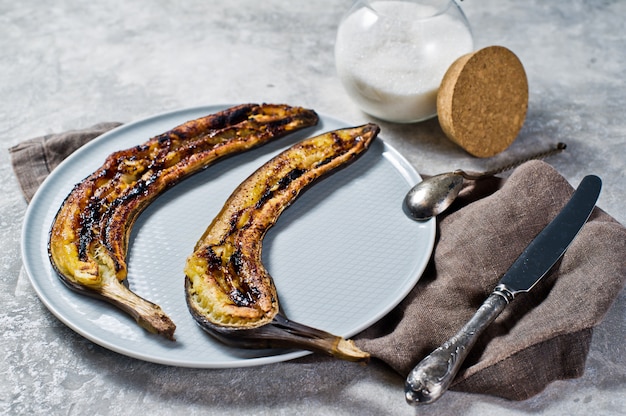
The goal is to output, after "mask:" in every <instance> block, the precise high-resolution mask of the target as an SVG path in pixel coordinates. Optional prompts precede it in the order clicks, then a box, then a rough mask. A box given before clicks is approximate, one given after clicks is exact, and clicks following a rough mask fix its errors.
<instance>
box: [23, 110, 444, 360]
mask: <svg viewBox="0 0 626 416" xmlns="http://www.w3.org/2000/svg"><path fill="white" fill-rule="evenodd" d="M223 108H224V106H207V107H200V108H191V109H185V110H181V111H176V112H171V113H166V114H160V115H157V116H154V117H151V118H148V119H145V120H142V121H138V122H134V123H129V124H127V125H124V126H121V127H119V128H117V129H115V130H113V131H111V132H109V133H107V134H105V135H103V136H101V137H99V138H97V139H96V140H94V141H93V142H91V143H89V144H87V145H85V146H83V147H82V148H81V149H79V150H78V151H76V152H75V153H74V154H72V155H71V156H70V157H69V158H68V159H67V160H65V161H64V162H63V163H62V164H61V165H60V166H59V167H58V168H57V169H55V170H54V172H53V173H52V174H51V175H50V176H49V177H48V178H47V179H46V181H45V182H44V184H43V185H42V186H41V188H40V189H39V191H38V192H37V194H36V196H35V198H34V199H33V200H32V202H31V204H30V206H29V208H28V210H27V212H26V217H25V221H24V228H23V236H22V253H23V259H24V265H25V268H26V271H27V272H28V275H29V277H30V279H31V282H32V284H33V286H34V288H35V290H36V292H37V294H38V296H39V297H40V299H41V300H42V302H43V303H44V304H45V305H46V307H47V308H48V309H49V310H50V311H51V312H52V313H53V314H54V315H55V316H56V317H57V318H58V319H60V320H61V321H62V322H64V323H65V324H66V325H68V326H69V327H70V328H72V329H73V330H74V331H76V332H77V333H79V334H81V335H82V336H84V337H86V338H87V339H89V340H91V341H93V342H95V343H97V344H99V345H101V346H103V347H105V348H108V349H110V350H113V351H116V352H118V353H121V354H124V355H127V356H130V357H135V358H138V359H142V360H146V361H150V362H155V363H161V364H167V365H176V366H184V367H196V368H228V367H242V366H252V365H261V364H267V363H272V362H279V361H284V360H287V359H293V358H296V357H300V356H303V355H305V354H307V352H303V351H277V350H271V351H270V350H240V349H235V348H229V347H226V346H223V345H221V344H219V343H218V342H217V341H215V340H213V339H212V338H211V337H210V336H209V335H208V334H207V333H205V332H204V331H202V330H201V329H200V328H199V327H198V326H197V325H196V324H195V321H194V320H193V318H192V317H191V315H190V314H189V313H188V311H187V306H186V303H185V299H184V289H183V278H184V275H183V266H184V262H185V259H186V257H187V256H188V255H189V254H190V253H191V252H192V249H193V246H194V244H195V243H196V241H197V240H198V238H199V237H200V235H201V234H202V232H203V231H204V229H205V227H206V226H208V224H209V223H210V222H211V220H212V218H213V217H214V216H215V215H216V214H217V213H218V211H219V210H220V208H221V207H222V205H223V204H224V202H225V201H226V199H227V198H228V196H229V195H230V193H231V192H232V191H233V190H234V189H235V188H236V187H237V185H239V183H241V182H242V181H243V180H244V179H245V178H246V177H248V176H249V175H250V174H251V173H252V172H253V171H254V170H256V169H257V168H258V167H260V166H261V165H262V164H263V163H264V162H266V161H267V160H268V159H269V158H270V157H272V156H273V155H275V154H276V153H278V152H279V151H280V150H282V149H284V148H286V147H287V146H289V145H291V144H293V143H295V142H297V141H299V140H301V139H303V138H304V137H309V136H312V135H316V134H320V133H322V132H325V131H329V130H333V129H337V128H342V127H347V126H349V125H348V124H346V123H345V122H342V121H339V120H336V119H333V118H330V117H326V116H321V117H320V118H321V120H320V123H319V124H318V126H316V127H313V128H310V129H307V130H306V131H304V132H300V133H296V134H295V135H291V136H288V137H286V138H283V139H280V140H278V141H277V142H275V143H271V144H269V145H266V146H264V147H262V148H259V149H256V150H253V151H250V152H248V153H245V154H242V155H237V156H235V157H232V158H230V159H226V160H223V161H221V162H218V163H217V164H215V165H213V166H211V167H209V168H208V169H206V170H205V171H203V172H201V173H199V174H197V175H195V176H193V177H191V178H188V179H187V180H185V181H183V182H182V183H180V184H178V185H177V186H175V187H174V188H172V189H170V190H168V191H167V192H165V193H164V194H163V195H161V196H160V197H159V198H158V199H157V200H156V201H154V202H153V203H152V205H150V206H149V207H148V208H147V209H146V210H145V211H144V212H143V213H142V214H141V216H140V217H139V219H138V220H137V222H136V223H135V226H134V229H133V232H132V234H131V240H130V251H129V255H128V280H129V284H130V287H131V288H132V290H133V291H135V292H136V293H137V294H139V295H140V296H142V297H144V298H146V299H148V300H150V301H152V302H155V303H157V304H159V305H161V307H162V308H163V310H164V311H165V312H166V313H167V314H168V315H169V316H170V317H171V318H172V319H173V320H174V322H175V323H176V325H177V329H176V333H175V336H176V342H171V341H167V340H163V339H161V338H160V337H158V336H155V335H152V334H149V333H147V332H146V331H145V330H143V329H141V328H140V327H139V326H138V325H136V324H135V322H134V321H133V320H132V319H131V318H129V317H128V316H127V315H125V314H124V313H122V312H120V311H118V310H117V309H115V308H114V307H112V306H110V305H109V304H107V303H105V302H102V301H99V300H95V299H92V298H89V297H86V296H83V295H80V294H77V293H74V292H72V291H70V290H69V289H67V288H66V287H65V286H64V285H63V284H62V283H61V281H60V279H59V278H58V277H57V276H56V274H55V273H54V271H53V269H52V267H51V266H50V263H49V260H48V256H47V248H46V247H47V242H48V231H49V229H50V226H51V224H52V220H53V218H54V215H55V214H56V211H57V210H58V207H59V206H60V205H61V203H62V202H63V200H64V198H65V197H66V195H67V194H68V193H69V192H70V190H71V189H72V187H73V185H74V184H75V183H77V182H79V181H81V180H82V179H83V178H84V177H86V176H87V175H89V174H90V173H91V172H93V171H94V170H96V169H97V168H98V167H99V166H100V165H101V164H102V163H103V161H104V159H105V157H106V156H107V155H108V154H110V153H111V152H113V151H115V150H119V149H125V148H128V147H131V146H134V145H136V144H140V143H143V142H145V141H146V140H147V139H149V138H150V137H152V136H155V135H157V134H159V133H162V132H165V131H167V130H169V129H171V128H172V127H174V126H176V125H178V124H181V123H183V122H185V121H187V120H190V119H194V118H198V117H201V116H204V115H206V114H210V113H213V112H215V111H218V110H221V109H223ZM381 135H382V136H384V132H382V133H381ZM417 181H419V175H418V174H417V172H416V171H415V170H414V169H413V168H412V167H411V166H410V164H409V163H408V162H407V161H406V160H405V159H404V158H403V157H402V156H401V155H400V154H398V153H397V152H396V151H395V150H394V149H393V148H391V147H390V146H389V145H388V144H386V143H385V142H384V141H383V140H382V139H381V138H380V137H378V138H377V139H376V140H375V141H374V143H373V144H372V146H371V148H370V149H369V150H368V151H367V152H366V153H365V155H363V156H362V157H361V158H360V159H358V160H357V161H356V162H354V163H353V164H351V165H350V166H348V167H347V168H345V169H343V170H341V171H338V172H336V173H335V174H334V175H331V176H330V177H327V178H326V179H324V180H322V181H321V182H318V183H316V184H315V185H313V187H311V188H310V189H309V190H307V191H306V192H304V193H303V194H301V196H300V198H299V199H298V200H297V201H296V202H295V203H294V204H293V205H292V206H291V207H289V208H288V209H287V210H285V212H284V213H283V215H282V216H281V217H280V219H279V220H278V222H277V224H276V225H275V226H274V227H273V228H272V229H270V230H269V232H268V233H267V236H266V237H265V241H264V245H263V261H264V264H265V265H266V267H267V269H268V271H269V272H270V274H271V275H272V276H273V278H274V281H275V283H276V287H277V289H278V294H279V297H280V302H281V305H282V307H283V309H284V311H285V313H286V314H287V316H289V317H290V318H291V319H292V320H295V321H299V322H301V323H304V324H307V325H310V326H313V327H317V328H320V329H324V330H326V331H329V332H332V333H335V334H338V335H342V336H344V337H351V336H353V335H354V334H356V333H358V332H359V331H361V330H363V329H365V328H366V327H368V326H369V325H371V324H373V323H374V322H376V321H377V320H378V319H380V318H381V317H382V316H384V315H385V314H386V313H387V312H389V310H391V309H392V308H393V307H394V306H396V305H397V304H398V303H399V302H400V301H401V300H402V299H403V298H404V297H405V296H406V294H407V293H408V292H409V291H410V290H411V288H412V287H413V285H414V284H415V283H416V282H417V280H418V279H419V277H420V276H421V274H422V272H423V270H424V268H425V267H426V264H427V262H428V259H429V257H430V254H431V251H432V248H433V244H434V237H435V223H434V221H433V220H431V221H428V222H425V223H417V222H414V221H411V220H409V219H408V218H407V217H406V216H405V215H404V214H403V212H402V208H401V204H402V200H403V198H404V195H405V194H406V192H407V191H408V190H409V189H410V187H411V186H412V185H413V184H415V183H416V182H417Z"/></svg>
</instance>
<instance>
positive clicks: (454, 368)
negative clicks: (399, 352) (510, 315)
mask: <svg viewBox="0 0 626 416" xmlns="http://www.w3.org/2000/svg"><path fill="white" fill-rule="evenodd" d="M601 188H602V181H601V180H600V178H599V177H597V176H594V175H589V176H586V177H584V178H583V180H582V181H581V183H580V185H579V186H578V189H577V190H576V192H574V195H572V198H571V199H570V200H569V201H568V203H567V204H566V205H565V207H564V208H563V210H561V212H560V213H559V214H558V215H557V216H556V217H555V218H554V219H553V220H552V221H551V222H550V223H549V224H548V225H547V226H546V228H544V229H543V230H542V231H541V232H540V233H539V234H538V235H537V237H535V239H534V240H533V241H532V242H531V243H530V244H529V245H528V247H526V249H524V251H523V252H522V254H521V255H520V256H519V258H518V259H517V260H516V261H515V263H513V265H512V266H511V268H510V269H509V270H508V271H507V272H506V273H505V274H504V275H503V276H502V278H501V279H500V282H498V284H497V286H496V287H495V289H494V290H493V292H492V293H491V294H490V295H489V297H487V299H486V300H485V302H484V303H483V304H482V305H481V306H480V308H479V309H478V310H477V311H476V313H475V314H474V316H472V318H471V319H470V320H469V321H468V322H467V323H466V324H465V326H463V328H461V329H460V330H459V332H457V333H456V334H455V335H454V336H453V337H452V338H450V339H449V340H448V341H446V342H445V343H444V344H442V345H441V346H440V347H439V348H437V349H436V350H434V351H433V352H432V353H431V354H430V355H428V356H427V357H426V358H424V359H423V360H422V361H421V362H420V363H419V364H417V366H416V367H415V368H414V369H413V370H411V372H410V373H409V375H408V377H407V379H406V384H405V397H406V400H407V402H408V403H409V404H410V405H418V404H429V403H433V402H434V401H436V400H437V399H438V398H439V397H441V395H443V393H445V391H446V390H447V389H448V387H449V386H450V384H451V383H452V380H453V379H454V377H455V376H456V374H457V373H458V371H459V369H460V367H461V364H462V363H463V360H465V358H466V357H467V355H468V353H469V351H470V349H471V348H472V346H473V345H474V344H475V343H476V340H477V339H478V337H479V336H480V335H481V334H482V333H483V331H484V330H485V329H486V328H487V326H489V324H491V322H493V321H494V320H495V319H496V318H497V317H498V315H500V313H501V312H502V311H503V310H504V308H505V307H506V306H507V305H508V304H509V303H510V302H511V301H512V300H513V299H514V298H515V296H516V295H518V294H520V293H524V292H528V291H529V290H531V289H532V288H533V287H534V286H535V285H536V284H537V282H538V281H539V280H541V278H542V277H543V276H545V275H546V274H547V273H548V272H549V271H550V269H552V267H553V266H554V264H555V263H556V262H557V261H558V260H559V259H560V258H561V257H562V256H563V254H564V253H565V250H567V247H568V246H569V245H570V243H571V242H572V241H573V240H574V238H575V237H576V235H577V234H578V232H579V231H580V229H581V228H582V227H583V225H584V224H585V223H586V222H587V219H588V218H589V216H590V215H591V212H592V211H593V208H594V206H595V204H596V201H597V200H598V196H599V195H600V189H601Z"/></svg>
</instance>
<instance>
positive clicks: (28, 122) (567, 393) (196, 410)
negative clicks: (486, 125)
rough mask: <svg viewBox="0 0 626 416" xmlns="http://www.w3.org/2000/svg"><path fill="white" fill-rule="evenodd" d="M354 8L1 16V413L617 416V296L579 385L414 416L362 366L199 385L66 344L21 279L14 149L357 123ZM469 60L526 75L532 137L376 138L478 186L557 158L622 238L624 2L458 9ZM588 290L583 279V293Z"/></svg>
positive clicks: (302, 366)
mask: <svg viewBox="0 0 626 416" xmlns="http://www.w3.org/2000/svg"><path fill="white" fill-rule="evenodd" d="M350 4H351V2H350V1H345V0H342V1H332V0H309V1H298V2H296V1H287V0H282V1H281V0H265V1H251V0H235V1H231V2H223V1H222V2H221V1H216V0H193V1H192V0H190V1H185V2H168V1H145V0H135V1H132V0H131V1H120V0H113V1H102V0H100V1H91V2H83V1H78V0H60V1H54V2H41V1H39V0H21V1H9V0H0V51H1V54H0V97H2V99H1V100H0V142H1V143H0V148H1V149H0V183H1V184H2V187H3V189H2V196H1V197H0V253H2V254H1V255H0V325H1V331H2V338H1V339H0V354H1V356H2V357H3V360H2V364H1V365H0V413H2V414H11V415H22V414H41V415H44V414H45V415H51V414H52V415H57V414H58V415H82V414H99V415H104V414H116V415H121V414H128V415H130V414H135V415H136V414H153V415H170V414H188V415H206V414H220V415H228V414H232V415H235V414H246V415H277V414H284V415H293V414H303V415H309V414H310V415H317V414H320V415H321V414H324V415H325V414H337V415H355V414H359V415H403V414H406V415H411V414H416V413H417V414H422V413H424V414H432V415H449V414H470V415H502V414H512V415H527V414H542V415H563V414H569V415H589V414H597V415H600V414H601V415H618V414H626V398H625V397H626V394H625V393H626V349H625V347H624V339H625V338H626V329H625V322H626V295H625V294H624V293H623V292H622V293H621V294H620V296H619V297H618V299H617V301H616V303H615V304H614V306H613V308H612V309H611V310H610V311H609V313H608V314H607V316H606V319H605V320H604V322H603V323H602V324H601V325H600V326H599V327H598V328H597V329H596V331H595V333H594V341H593V345H592V350H591V353H590V355H589V359H588V365H587V369H586V372H585V375H584V377H582V378H581V379H577V380H570V381H562V382H557V383H553V384H552V385H550V386H549V387H548V389H546V390H545V391H544V392H543V393H541V394H540V395H538V396H536V397H534V398H532V399H530V400H528V401H525V402H520V403H511V402H507V401H505V400H501V399H496V398H492V397H486V396H476V395H465V394H460V393H455V392H451V393H449V394H447V395H446V396H445V398H444V399H442V400H441V401H440V402H438V403H437V404H435V405H433V406H431V407H429V408H421V409H419V410H418V411H415V410H414V409H412V408H410V407H409V406H407V405H406V404H405V403H404V398H403V382H404V380H402V379H401V378H400V377H398V376H397V375H395V374H394V373H392V372H390V371H389V370H388V369H387V368H385V367H383V366H381V365H379V364H376V363H373V364H371V365H370V366H368V367H359V366H356V365H353V364H349V363H343V362H336V361H332V360H327V359H320V358H314V357H308V358H306V359H302V360H298V361H296V362H287V363H281V364H275V365H268V366H265V367H258V368H247V369H227V370H194V369H185V368H173V367H166V366H161V365H156V364H151V363H147V362H142V361H138V360H135V359H131V358H127V357H125V356H122V355H119V354H116V353H114V352H111V351H108V350H106V349H104V348H102V347H100V346H97V345H95V344H93V343H91V342H90V341H87V340H86V339H84V338H82V337H81V336H79V335H77V334H75V333H74V332H73V331H72V330H70V329H69V328H67V327H66V326H65V325H64V324H62V323H61V322H60V321H58V320H57V319H56V318H55V317H54V316H53V315H52V314H51V313H49V312H48V311H47V309H46V308H45V307H44V306H43V304H42V303H41V302H40V301H39V299H38V298H37V296H36V294H35V292H34V291H33V289H32V287H31V285H30V282H29V280H28V277H27V276H26V275H25V272H24V271H23V269H22V264H21V255H20V233H21V225H22V219H23V217H24V212H25V209H26V203H25V202H24V200H23V198H22V196H21V194H20V191H19V189H18V186H17V182H16V180H15V178H14V176H13V173H12V170H11V167H10V159H9V155H8V151H7V149H8V147H10V146H12V145H15V144H17V143H18V142H20V141H21V140H23V139H26V138H30V137H34V136H39V135H43V134H46V133H50V132H59V131H63V130H66V129H73V128H80V127H87V126H89V125H92V124H95V123H97V122H100V121H121V122H128V121H133V120H137V119H141V118H143V117H146V116H149V115H153V114H155V113H162V112H165V111H169V110H174V109H178V108H182V107H192V106H198V105H205V104H222V103H240V102H249V101H251V102H285V103H289V104H293V105H303V106H307V107H312V108H314V109H316V110H317V111H318V112H320V113H323V114H328V115H332V116H334V117H336V118H339V119H343V120H346V121H350V122H353V123H355V124H356V123H360V122H362V121H367V120H369V117H368V116H366V115H364V114H362V113H361V112H360V111H359V110H358V109H357V108H356V107H355V106H354V105H353V104H352V103H351V102H350V100H349V99H348V97H347V96H346V95H345V93H344V92H343V90H342V87H341V85H340V83H339V81H338V79H337V77H336V73H335V69H334V63H333V44H334V36H335V30H336V27H337V25H338V23H339V21H340V19H341V16H342V14H343V13H344V12H345V11H346V10H347V9H348V8H349V7H350ZM462 7H463V8H464V10H465V11H466V13H467V15H468V18H469V19H470V21H471V23H472V28H473V31H474V35H475V39H476V43H477V47H483V46H488V45H494V44H498V45H503V46H506V47H508V48H510V49H511V50H513V51H514V52H515V53H516V54H517V55H518V56H519V57H520V59H521V61H522V62H523V63H524V66H525V68H526V70H527V75H528V79H529V84H530V102H529V111H528V115H527V120H526V124H525V125H524V127H523V129H522V131H521V133H520V135H519V137H518V139H517V140H516V142H515V143H514V144H513V145H512V146H511V147H510V148H509V149H508V150H507V151H506V152H504V153H502V154H500V155H498V156H496V157H494V158H491V159H475V158H472V157H470V156H469V155H467V154H466V153H465V152H463V151H462V150H461V149H460V148H458V147H457V146H456V145H454V144H452V143H451V142H449V141H448V140H447V139H446V138H445V137H444V136H443V134H442V132H441V130H440V128H439V126H438V124H437V122H436V120H431V121H428V122H424V123H420V124H417V125H410V126H400V125H392V124H387V123H381V126H382V128H383V136H384V138H385V139H387V140H388V141H389V142H390V143H392V144H393V145H394V146H395V147H397V148H398V149H399V150H400V151H401V152H402V153H403V154H404V155H405V156H406V157H407V158H408V159H409V160H410V161H411V163H413V164H414V166H415V167H416V168H417V169H418V170H419V171H420V172H423V173H439V172H443V171H447V170H451V169H455V168H466V169H474V170H482V169H489V168H492V167H495V166H497V165H498V164H500V163H502V162H508V161H509V160H511V159H512V158H514V157H515V156H518V155H522V154H525V153H526V152H529V151H534V150H535V149H537V148H539V147H544V146H549V145H551V144H552V143H556V142H557V141H563V142H565V143H567V145H568V150H567V151H566V152H565V153H564V154H561V155H559V156H557V157H554V158H552V159H550V163H551V164H552V165H553V166H555V167H556V168H557V169H558V170H559V171H560V172H561V173H562V174H563V175H564V176H565V177H566V178H567V179H568V180H570V182H571V183H572V184H574V185H576V184H577V183H578V182H579V180H580V179H581V178H582V177H583V176H584V175H586V174H589V173H594V174H597V175H599V176H601V177H602V179H603V181H604V190H603V193H602V195H601V197H600V201H599V203H598V205H599V206H600V207H601V208H603V209H604V210H606V211H607V212H608V213H609V214H611V215H613V216H614V217H615V218H616V219H617V220H619V221H620V222H622V223H626V208H624V201H626V177H625V172H626V163H625V161H624V160H625V157H624V150H625V144H626V117H624V116H625V111H624V108H626V93H625V92H626V91H625V87H624V74H626V37H625V36H624V32H625V29H626V28H625V22H626V19H625V16H626V2H623V1H618V0H615V1H610V0H605V1H597V2H590V1H583V0H577V1H562V0H558V1H539V0H530V1H513V0H483V1H465V2H463V3H462ZM590 278H593V276H590Z"/></svg>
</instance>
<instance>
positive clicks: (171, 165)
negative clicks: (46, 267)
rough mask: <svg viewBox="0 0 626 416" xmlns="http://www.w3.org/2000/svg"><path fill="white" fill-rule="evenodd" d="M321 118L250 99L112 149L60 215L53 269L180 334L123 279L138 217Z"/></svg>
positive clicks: (156, 329) (167, 332) (150, 326)
mask: <svg viewBox="0 0 626 416" xmlns="http://www.w3.org/2000/svg"><path fill="white" fill-rule="evenodd" d="M317 121H318V117H317V114H315V112H314V111H312V110H307V109H303V108H300V107H289V106H285V105H271V104H263V105H256V104H244V105H240V106H237V107H233V108H230V109H227V110H224V111H221V112H218V113H215V114H212V115H209V116H206V117H202V118H199V119H196V120H191V121H188V122H186V123H184V124H181V125H180V126H178V127H175V128H174V129H172V130H170V131H168V132H166V133H163V134H161V135H158V136H156V137H153V138H151V139H150V140H148V141H147V142H145V143H144V144H141V145H138V146H135V147H133V148H130V149H127V150H122V151H118V152H115V153H113V154H111V155H110V156H109V157H108V158H107V159H106V160H105V162H104V164H103V166H102V167H100V168H99V169H98V170H96V171H95V172H94V173H92V174H91V175H90V176H88V177H87V178H85V179H84V180H83V181H82V182H80V183H78V184H77V185H75V187H74V189H73V190H72V191H71V193H70V194H69V195H68V196H67V198H66V199H65V201H64V202H63V204H62V206H61V208H60V209H59V211H58V213H57V214H56V217H55V219H54V222H53V224H52V229H51V231H50V240H49V243H48V253H49V257H50V261H51V263H52V265H53V267H54V268H55V270H56V271H57V273H58V274H59V276H60V277H61V280H62V281H63V282H64V283H65V284H66V285H68V286H69V287H70V288H72V289H75V290H77V291H80V292H82V293H85V294H88V295H94V296H96V297H99V298H102V299H104V300H106V301H108V302H110V303H112V304H113V305H115V306H117V307H119V308H120V309H122V310H123V311H125V312H126V313H128V314H130V315H131V316H132V317H133V318H134V319H135V320H136V321H137V322H138V323H139V324H140V325H141V326H142V327H144V328H145V329H147V330H148V331H150V332H153V333H157V334H161V335H163V336H165V337H166V338H169V339H173V334H174V330H175V328H176V326H175V325H174V323H173V322H172V320H171V319H170V318H169V317H168V316H167V315H166V314H165V313H164V312H163V311H162V309H161V308H160V307H159V306H158V305H156V304H154V303H152V302H150V301H148V300H145V299H143V298H141V297H139V296H138V295H137V294H135V293H133V292H132V291H131V290H130V289H129V288H128V287H127V286H126V285H125V284H124V283H125V282H124V281H125V279H126V276H127V267H126V252H127V247H128V239H129V235H130V231H131V228H132V225H133V224H134V223H135V220H136V219H137V217H138V215H139V214H140V213H141V211H143V209H144V208H145V207H146V206H147V205H148V204H149V203H150V202H152V201H153V200H154V199H155V198H156V197H157V196H158V195H160V194H161V193H162V192H163V191H164V190H166V189H167V188H169V187H171V186H173V185H174V184H176V183H178V182H179V181H180V180H182V179H184V178H186V177H188V176H190V175H192V174H193V173H196V172H198V171H200V170H201V169H204V168H206V167H207V166H209V165H210V164H212V163H213V162H215V161H217V160H218V159H221V158H223V157H225V156H228V155H232V154H236V153H240V152H243V151H245V150H248V149H251V148H253V147H256V146H259V145H261V144H264V143H267V142H269V141H271V140H273V139H276V138H279V137H282V136H284V135H286V134H287V133H290V132H293V131H296V130H299V129H302V128H304V127H308V126H312V125H315V124H316V123H317Z"/></svg>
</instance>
